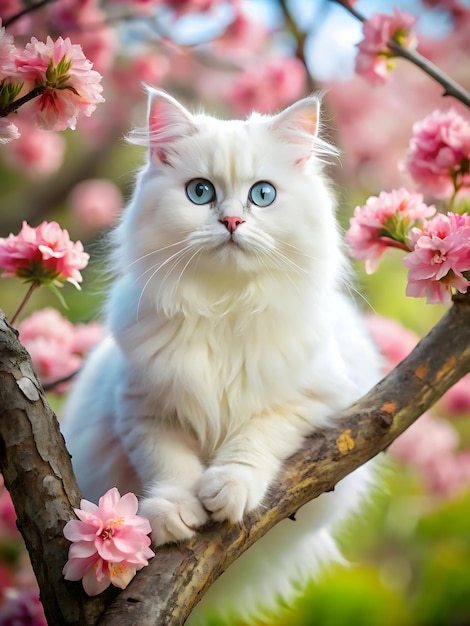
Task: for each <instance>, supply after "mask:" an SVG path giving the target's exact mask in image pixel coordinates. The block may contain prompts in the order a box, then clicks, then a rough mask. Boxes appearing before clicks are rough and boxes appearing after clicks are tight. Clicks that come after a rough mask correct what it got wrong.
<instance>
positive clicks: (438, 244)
mask: <svg viewBox="0 0 470 626" xmlns="http://www.w3.org/2000/svg"><path fill="white" fill-rule="evenodd" d="M410 243H411V245H412V246H413V247H414V249H413V251H412V252H410V254H408V255H407V256H406V257H405V258H404V259H403V265H405V267H407V268H408V284H407V288H406V295H408V296H411V297H414V298H421V297H427V302H428V303H430V304H436V303H438V302H442V303H443V304H446V303H448V302H450V299H451V295H452V290H451V288H452V287H453V288H454V289H457V291H460V293H465V292H466V291H467V289H468V287H469V285H470V281H469V280H468V279H467V278H466V277H465V276H463V274H462V272H466V271H469V270H470V215H468V214H465V215H458V214H455V213H447V215H444V214H442V213H439V214H438V215H437V216H436V217H435V218H434V219H432V220H429V221H428V222H426V223H424V224H423V226H422V228H413V229H412V231H411V232H410Z"/></svg>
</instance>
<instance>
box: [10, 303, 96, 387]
mask: <svg viewBox="0 0 470 626" xmlns="http://www.w3.org/2000/svg"><path fill="white" fill-rule="evenodd" d="M18 330H19V333H20V340H21V343H22V344H23V345H24V347H25V348H26V350H27V351H28V352H29V354H30V355H31V359H32V361H33V365H34V369H35V370H36V373H37V375H38V377H39V379H40V381H41V383H42V384H43V385H46V386H48V387H49V388H51V385H52V384H53V383H55V382H57V381H61V382H60V384H59V385H56V386H54V391H55V392H56V393H61V392H63V391H65V390H66V389H67V386H68V385H67V382H68V381H67V382H62V381H63V379H64V378H66V377H68V376H72V375H73V374H75V373H76V372H77V370H78V369H79V368H80V367H81V365H82V362H83V358H84V356H85V355H86V354H87V353H88V352H89V351H90V350H91V348H92V347H93V346H94V345H96V344H97V343H98V341H99V340H100V339H102V338H103V334H104V331H103V328H102V326H101V325H100V324H99V323H98V322H89V323H88V324H72V322H71V321H70V320H68V319H66V318H65V317H63V316H62V315H61V314H60V313H59V311H58V310H57V309H54V308H52V307H46V308H44V309H40V310H39V311H35V312H34V313H32V314H31V315H29V316H28V317H27V318H25V319H24V320H22V322H21V323H20V324H19V325H18Z"/></svg>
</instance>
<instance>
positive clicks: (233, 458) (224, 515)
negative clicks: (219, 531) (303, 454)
mask: <svg viewBox="0 0 470 626" xmlns="http://www.w3.org/2000/svg"><path fill="white" fill-rule="evenodd" d="M310 431H311V426H310V425H309V424H308V423H307V421H306V420H304V419H303V418H302V417H300V416H299V415H296V414H295V413H293V412H292V413H289V412H288V411H286V412H284V411H282V412H281V411H279V412H270V413H269V414H268V413H267V414H264V415H262V416H257V417H253V418H252V419H251V420H250V421H249V422H248V423H247V424H246V425H245V426H244V427H243V428H242V429H241V430H240V431H239V432H238V433H237V434H236V435H235V436H234V437H233V438H231V439H229V440H228V441H226V442H224V444H223V445H222V446H221V448H220V449H219V450H218V452H217V455H216V457H215V459H214V460H213V462H212V463H211V465H210V467H208V469H207V470H206V471H205V472H204V473H203V474H202V476H201V479H200V481H199V487H198V494H199V498H200V500H201V502H202V503H203V504H204V506H205V508H206V509H207V510H208V511H210V512H211V514H212V518H213V519H215V520H217V521H223V520H230V521H231V522H239V521H241V519H242V518H243V516H244V515H245V513H247V512H249V511H252V510H253V509H256V508H257V507H258V506H260V505H261V504H262V501H263V498H264V496H265V495H266V492H267V491H268V488H269V486H270V485H271V484H272V482H273V480H274V479H275V477H276V474H277V473H278V471H279V469H280V467H281V464H282V462H283V461H284V460H285V459H286V458H287V457H289V456H290V455H291V454H293V453H294V452H295V451H296V450H297V449H298V448H299V447H300V445H301V443H302V440H303V438H304V437H305V436H306V435H307V434H308V433H309V432H310Z"/></svg>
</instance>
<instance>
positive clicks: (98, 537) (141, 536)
mask: <svg viewBox="0 0 470 626" xmlns="http://www.w3.org/2000/svg"><path fill="white" fill-rule="evenodd" d="M80 507H81V508H80V509H75V513H76V515H77V517H78V518H79V519H78V520H70V521H69V522H67V524H66V525H65V527H64V536H65V537H66V539H68V540H69V541H72V542H73V543H72V545H71V546H70V549H69V558H68V561H67V563H66V564H65V566H64V569H63V574H64V577H65V579H66V580H82V584H83V588H84V589H85V592H86V593H87V594H88V595H90V596H94V595H97V594H99V593H101V592H102V591H104V590H105V589H106V588H107V587H109V585H110V584H113V585H115V586H117V587H119V588H121V589H125V588H126V587H127V585H128V584H129V582H130V581H131V580H132V578H133V577H134V576H135V573H136V571H137V570H139V569H141V568H142V567H144V566H145V565H148V559H150V558H152V557H153V556H155V554H154V553H153V552H152V550H151V549H150V547H149V546H150V538H149V537H148V534H149V533H150V532H151V528H150V523H149V522H148V520H147V519H145V518H143V517H140V516H139V515H137V507H138V502H137V498H136V496H135V495H134V494H133V493H127V494H126V495H124V496H122V497H121V495H120V494H119V491H118V490H117V489H116V488H115V487H114V488H112V489H110V490H109V491H108V492H107V493H106V494H105V495H104V496H102V497H101V498H100V500H99V504H98V506H97V505H96V504H93V503H92V502H88V500H82V501H81V503H80Z"/></svg>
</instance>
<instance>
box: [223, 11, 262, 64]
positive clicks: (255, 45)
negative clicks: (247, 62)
mask: <svg viewBox="0 0 470 626" xmlns="http://www.w3.org/2000/svg"><path fill="white" fill-rule="evenodd" d="M233 11H234V17H233V19H232V21H231V22H230V24H229V25H228V26H227V28H226V29H225V31H224V33H223V35H222V36H221V37H219V38H217V39H215V40H214V42H213V45H214V47H215V49H216V50H217V51H219V50H220V51H221V52H222V53H224V54H227V55H230V57H231V58H233V56H234V55H236V56H247V55H249V54H252V53H253V52H257V51H259V50H260V49H261V48H262V46H263V45H264V44H265V43H266V40H267V38H268V35H269V32H268V29H267V28H266V26H265V24H264V23H263V22H262V21H261V20H256V19H254V18H253V16H251V15H250V14H249V12H248V11H246V10H245V7H244V6H243V5H241V4H236V5H235V6H234V7H233Z"/></svg>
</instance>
